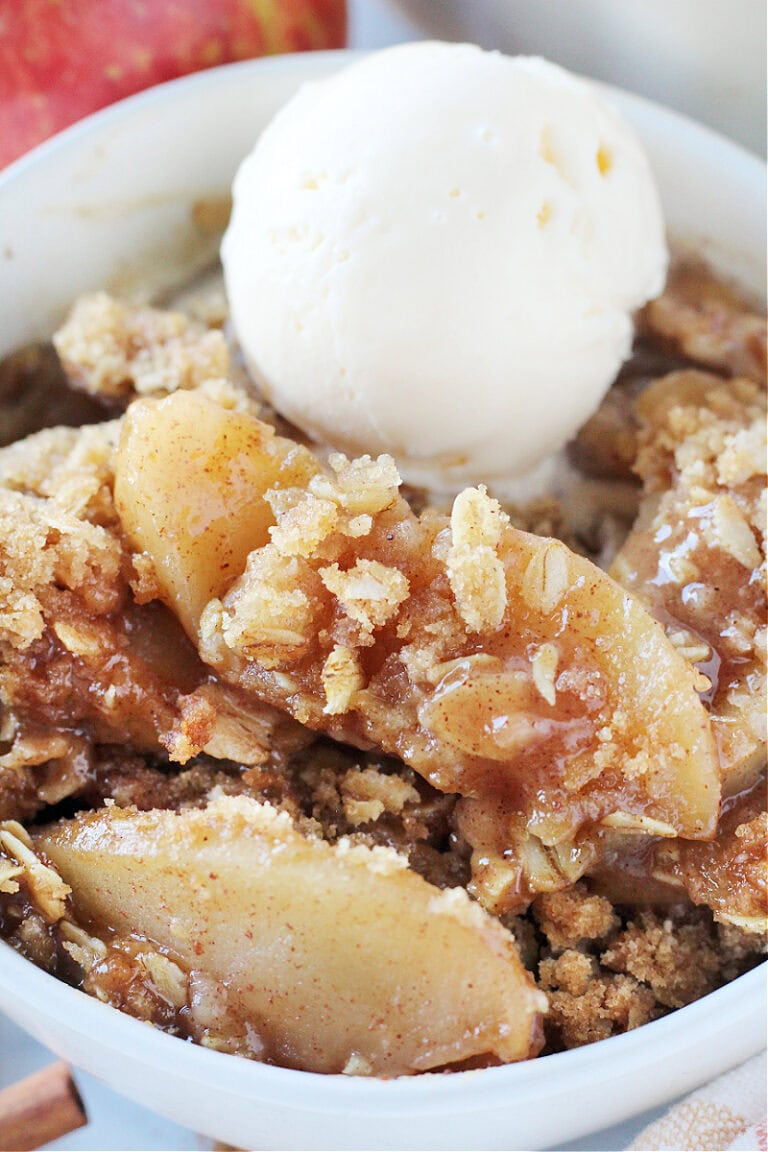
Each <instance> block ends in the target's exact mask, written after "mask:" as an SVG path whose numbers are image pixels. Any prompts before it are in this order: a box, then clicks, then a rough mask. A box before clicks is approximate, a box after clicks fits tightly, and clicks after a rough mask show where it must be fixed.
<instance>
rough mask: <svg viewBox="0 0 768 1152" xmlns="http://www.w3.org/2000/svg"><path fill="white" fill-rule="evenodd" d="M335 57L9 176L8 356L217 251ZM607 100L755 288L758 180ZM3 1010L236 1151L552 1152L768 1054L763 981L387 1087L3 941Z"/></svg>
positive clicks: (718, 256) (755, 975)
mask: <svg viewBox="0 0 768 1152" xmlns="http://www.w3.org/2000/svg"><path fill="white" fill-rule="evenodd" d="M346 59H347V56H346V55H345V54H341V53H328V54H318V55H313V56H298V57H282V58H276V59H272V60H268V61H255V62H249V63H245V64H238V65H234V66H231V67H228V68H223V69H217V70H213V71H211V72H205V73H202V74H200V75H198V76H193V77H191V78H188V79H184V80H180V81H176V82H174V83H172V84H167V85H163V86H162V87H160V88H157V89H154V90H152V91H149V92H147V93H144V94H143V95H140V96H137V97H133V98H132V99H130V100H127V101H125V102H123V103H122V104H119V105H116V106H115V107H113V108H111V109H108V110H107V111H104V112H101V113H99V114H97V115H96V116H94V117H92V118H90V119H89V120H86V121H84V122H83V123H81V124H79V125H77V126H75V127H74V128H71V129H69V130H68V131H67V132H65V133H63V134H62V135H60V136H59V137H57V138H55V139H54V140H52V141H50V142H49V143H47V144H44V145H43V146H42V147H40V148H39V149H37V150H36V151H35V152H33V153H32V154H31V155H30V156H28V157H26V158H24V159H23V160H21V161H19V162H18V163H17V164H16V165H14V166H13V167H12V168H10V169H8V170H7V171H6V172H5V173H4V174H3V175H2V176H0V300H1V301H2V307H1V308H0V355H2V354H3V353H4V352H6V351H8V350H9V349H10V348H13V347H15V346H17V345H19V344H21V343H23V342H24V341H26V340H29V339H31V338H34V337H38V336H45V335H47V334H49V333H50V331H51V328H52V326H53V325H54V324H55V323H56V322H57V321H58V320H59V319H60V318H61V316H62V315H63V313H64V312H65V310H66V308H67V306H68V304H69V303H70V302H71V301H72V299H73V298H74V297H75V296H76V295H77V294H78V293H79V292H82V291H84V290H86V289H92V288H96V287H99V286H103V285H108V284H114V283H118V284H119V285H121V286H122V287H123V288H125V287H126V286H129V285H131V284H134V285H135V284H136V283H138V282H143V283H145V284H149V285H151V286H156V287H157V286H164V285H168V284H169V283H171V282H173V281H177V280H178V278H179V276H180V275H183V274H185V273H188V272H190V271H191V270H193V268H194V267H195V266H196V265H198V264H199V263H200V262H201V261H202V260H204V259H206V258H207V257H208V256H210V250H211V242H210V238H208V239H206V238H205V237H201V234H200V232H199V230H198V229H197V228H196V227H195V224H194V213H193V206H194V204H195V203H196V202H198V201H199V200H200V199H201V198H205V197H207V196H210V195H212V194H218V193H221V192H223V191H226V190H227V188H228V187H229V184H230V181H231V179H232V176H233V174H234V171H235V168H236V166H237V164H238V161H239V160H240V159H241V158H242V156H243V155H244V154H245V153H246V152H247V151H248V149H249V148H250V146H251V144H252V143H253V140H254V138H255V136H256V135H257V134H258V132H259V130H260V129H261V128H262V127H263V125H264V124H265V123H266V121H267V119H268V118H269V117H270V116H271V115H272V113H273V112H274V111H275V109H276V108H277V107H278V106H279V105H280V104H282V103H283V102H284V101H285V100H286V99H287V98H288V97H289V96H290V95H291V93H292V92H293V91H294V90H295V89H296V88H297V87H298V86H299V84H300V83H302V82H303V81H305V80H308V79H312V78H314V77H319V76H322V75H325V74H327V73H329V72H331V71H333V70H334V69H337V68H338V67H340V66H341V65H342V64H343V63H345V61H346ZM608 95H609V97H610V99H612V100H613V101H614V102H615V103H616V105H617V106H619V107H620V109H621V111H622V112H623V113H624V115H625V116H627V118H628V119H629V120H631V121H632V123H633V124H634V125H635V128H636V129H637V131H638V132H639V133H640V135H641V137H642V138H643V140H644V142H645V145H646V147H647V148H648V151H649V153H650V156H651V160H652V162H653V165H654V168H655V170H656V174H657V177H658V180H659V182H660V185H661V191H662V199H663V202H664V207H665V212H666V216H667V221H668V224H669V227H670V231H671V233H672V234H673V235H675V236H677V237H678V238H681V239H684V240H685V241H686V242H687V243H689V244H691V245H693V246H694V247H695V248H697V249H698V250H700V251H702V252H704V253H705V254H706V255H707V256H708V258H709V259H710V260H712V261H713V262H714V263H715V264H716V265H717V266H718V267H719V268H721V269H722V270H723V271H724V272H726V273H728V274H731V275H733V276H734V277H736V278H737V279H739V280H740V281H741V282H742V283H744V284H745V285H746V286H747V287H748V288H750V289H751V290H752V291H754V292H757V293H762V291H763V289H764V283H765V273H764V267H763V261H764V257H765V238H764V204H765V173H764V170H763V167H762V165H761V164H760V162H759V161H757V160H756V159H755V158H754V157H752V156H750V155H748V154H747V153H745V152H743V151H741V150H740V149H739V148H737V147H735V146H734V145H732V144H729V143H728V142H727V141H725V140H723V139H721V138H719V137H717V136H715V135H713V134H712V133H711V132H709V131H707V130H705V129H703V128H701V127H699V126H697V125H695V124H693V123H691V122H689V121H686V120H684V119H682V118H680V117H679V116H676V115H674V114H672V113H669V112H667V111H665V110H664V109H661V108H658V107H654V106H652V105H650V104H648V103H645V102H644V101H642V100H639V99H637V98H634V97H629V96H626V95H623V94H621V93H619V92H616V91H609V92H608ZM0 1008H2V1009H3V1010H4V1011H5V1012H7V1014H8V1015H9V1016H10V1017H11V1018H12V1019H14V1020H15V1021H16V1022H17V1023H19V1024H20V1025H21V1026H22V1027H24V1028H26V1029H28V1030H29V1031H30V1032H31V1033H32V1034H33V1035H34V1036H36V1037H37V1038H38V1039H39V1040H41V1041H42V1042H43V1043H45V1044H47V1045H49V1047H51V1048H52V1049H53V1050H54V1051H56V1052H57V1053H59V1054H60V1055H61V1056H63V1057H65V1058H66V1059H67V1060H69V1061H70V1062H71V1063H73V1064H74V1065H76V1066H77V1067H80V1068H83V1069H85V1070H86V1071H88V1072H91V1073H93V1074H94V1075H96V1076H99V1077H101V1078H102V1079H103V1080H105V1081H106V1082H107V1083H108V1084H110V1085H111V1086H112V1087H114V1088H116V1089H117V1090H118V1091H119V1092H122V1093H124V1094H125V1095H127V1096H130V1097H132V1098H133V1099H135V1100H137V1101H140V1102H141V1103H142V1104H145V1105H147V1106H148V1107H151V1108H155V1109H156V1110H157V1111H159V1112H162V1113H164V1114H165V1115H167V1116H169V1117H171V1118H173V1119H174V1120H177V1121H179V1122H180V1123H183V1124H185V1125H187V1126H189V1127H192V1128H196V1129H198V1130H199V1131H201V1132H203V1133H206V1134H208V1135H210V1136H214V1137H217V1138H218V1139H222V1140H226V1141H229V1142H230V1143H233V1144H237V1145H239V1146H240V1147H243V1148H275V1149H278V1148H287V1149H291V1148H306V1149H314V1148H339V1149H341V1148H438V1149H450V1148H463V1149H470V1148H487V1149H491V1148H506V1149H510V1148H517V1149H521V1148H527V1149H541V1148H546V1147H547V1146H549V1145H551V1144H554V1143H559V1142H563V1141H567V1140H572V1139H576V1138H577V1137H578V1136H580V1135H583V1134H584V1133H587V1132H590V1131H594V1130H596V1129H598V1128H601V1127H604V1126H607V1125H610V1124H614V1123H618V1122H619V1121H621V1120H624V1119H627V1118H628V1117H630V1116H632V1115H633V1114H634V1113H636V1112H640V1111H642V1110H643V1109H645V1108H649V1107H652V1106H654V1105H657V1104H660V1103H663V1102H664V1101H666V1100H669V1099H671V1098H672V1097H674V1096H677V1095H679V1094H681V1093H683V1092H686V1091H688V1090H689V1089H692V1088H694V1087H695V1086H697V1085H699V1084H701V1083H703V1082H704V1081H705V1080H707V1079H709V1078H711V1077H712V1076H714V1075H716V1074H717V1073H719V1072H722V1071H724V1070H725V1069H727V1068H730V1067H733V1066H734V1065H735V1064H737V1063H739V1062H740V1061H742V1060H744V1059H746V1058H747V1057H748V1056H750V1055H752V1054H753V1053H755V1052H757V1051H759V1050H760V1048H761V1047H762V1046H763V1045H764V1043H765V977H764V974H763V971H761V970H759V969H758V970H755V971H753V972H751V973H749V974H748V975H747V976H744V977H742V978H741V979H739V980H736V981H735V982H734V983H732V984H730V985H729V986H727V987H726V988H723V989H721V990H720V991H718V992H715V993H714V994H713V995H711V996H708V997H706V998H705V999H704V1000H701V1001H699V1002H698V1003H696V1004H693V1005H691V1006H690V1007H688V1008H683V1009H681V1010H680V1011H678V1012H675V1013H673V1014H672V1015H670V1016H667V1017H665V1018H664V1019H662V1020H659V1021H656V1022H655V1023H653V1024H649V1025H646V1026H645V1027H644V1028H641V1029H639V1030H637V1031H636V1032H631V1033H629V1034H627V1035H625V1036H619V1037H616V1038H614V1039H611V1040H606V1041H603V1042H602V1043H600V1044H597V1045H593V1046H592V1047H589V1048H582V1049H580V1050H577V1051H572V1052H566V1053H563V1054H561V1055H556V1056H548V1057H546V1058H545V1059H542V1060H536V1061H532V1062H530V1063H528V1064H523V1065H516V1066H508V1067H504V1068H493V1069H487V1070H483V1071H476V1072H461V1073H454V1074H453V1075H450V1076H440V1075H436V1076H422V1077H415V1078H411V1079H401V1080H396V1081H390V1082H383V1081H370V1080H361V1079H351V1078H347V1077H343V1076H331V1077H323V1076H318V1075H312V1074H308V1073H303V1072H293V1071H289V1070H286V1069H282V1068H271V1067H267V1066H264V1065H260V1064H255V1063H250V1062H248V1061H246V1060H242V1059H240V1058H237V1057H233V1056H225V1055H221V1054H219V1053H216V1052H211V1051H208V1050H206V1049H203V1048H198V1047H194V1046H192V1045H190V1044H185V1043H183V1042H182V1041H180V1040H178V1039H174V1038H173V1037H170V1036H167V1035H165V1034H163V1033H160V1032H157V1031H155V1030H153V1029H151V1028H149V1027H147V1026H146V1025H145V1024H141V1023H138V1022H137V1021H135V1020H132V1019H130V1018H129V1017H127V1016H123V1015H121V1014H120V1013H119V1012H116V1011H114V1010H113V1009H111V1008H108V1007H106V1006H105V1005H103V1004H101V1003H99V1002H98V1001H96V1000H93V999H90V998H89V997H87V996H84V995H83V994H82V993H80V992H77V991H75V990H73V989H72V988H69V987H67V986H66V985H64V984H61V983H59V982H58V981H56V980H53V979H52V978H51V977H49V976H47V975H46V974H44V973H43V972H40V971H38V970H37V969H36V968H34V967H33V966H32V965H31V964H30V963H29V962H28V961H26V960H23V959H22V958H21V957H19V956H18V955H16V953H14V952H13V951H11V949H10V948H8V947H7V946H6V945H0Z"/></svg>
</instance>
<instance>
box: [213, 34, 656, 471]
mask: <svg viewBox="0 0 768 1152" xmlns="http://www.w3.org/2000/svg"><path fill="white" fill-rule="evenodd" d="M222 257H223V261H224V271H225V276H226V284H227V290H228V294H229V301H230V307H231V312H232V319H233V322H234V326H235V330H236V333H237V336H238V338H239V340H240V343H241V345H242V348H243V352H244V354H245V357H246V360H247V362H248V365H249V367H250V369H251V371H252V372H253V374H254V377H255V378H256V380H257V381H258V383H259V384H260V385H261V387H262V388H263V390H264V392H265V393H266V395H267V397H268V398H269V399H270V400H271V401H272V402H273V403H274V404H275V406H276V407H277V408H278V410H279V411H280V412H282V413H283V414H284V415H285V416H287V417H288V418H289V419H291V420H292V421H294V423H296V424H297V425H299V426H300V427H301V428H303V429H304V430H305V431H306V432H308V433H309V434H310V435H311V436H313V437H314V438H315V439H317V440H320V441H323V442H326V443H330V444H332V445H334V446H335V447H338V448H341V449H343V450H344V451H347V452H349V453H361V452H370V453H374V454H375V453H379V452H390V453H392V455H394V457H395V459H396V460H397V463H398V466H399V468H400V471H401V473H402V474H403V476H404V478H405V479H406V480H409V481H410V482H412V483H415V484H424V485H426V486H428V487H432V488H438V489H441V490H448V489H451V488H456V487H459V486H461V485H462V484H464V483H467V482H469V483H472V482H478V481H482V480H485V481H488V482H490V483H493V482H495V481H499V482H504V481H507V480H510V479H514V478H516V477H521V476H525V474H527V473H529V472H530V471H531V470H532V469H536V468H537V467H539V468H540V467H541V465H542V462H545V461H546V459H547V458H548V457H549V456H550V455H551V454H552V453H553V452H556V451H557V450H558V449H559V448H561V447H562V446H563V444H565V443H566V441H567V440H568V439H569V438H570V437H571V436H572V435H573V434H574V433H575V432H576V431H577V429H578V428H579V427H580V425H581V424H583V423H584V421H585V420H586V419H587V418H588V417H589V416H590V415H591V414H592V413H593V412H594V410H595V409H596V408H597V406H598V404H599V403H600V400H601V398H602V396H603V395H604V393H605V392H606V390H607V388H608V387H609V385H610V383H611V381H612V380H613V379H614V377H615V375H616V372H617V370H618V368H619V367H620V365H621V363H622V361H623V360H624V359H625V358H626V356H627V355H628V353H629V349H630V345H631V339H632V319H631V314H632V312H633V311H634V310H635V309H636V308H638V307H640V306H641V305H642V304H644V303H645V302H646V301H647V300H649V299H650V298H652V297H653V296H655V295H657V294H658V293H659V292H660V291H661V289H662V287H663V284H664V279H665V275H666V268H667V258H668V257H667V249H666V244H665V239H664V225H663V220H662V215H661V209H660V206H659V200H658V196H657V192H656V188H655V185H654V181H653V177H652V175H651V171H650V168H649V165H648V161H647V159H646V157H645V154H644V153H643V150H642V148H641V147H640V145H639V144H638V142H637V140H636V138H635V136H634V135H633V133H632V131H631V130H630V129H629V127H628V126H627V125H626V124H625V123H624V121H623V120H622V119H621V118H620V117H619V115H618V114H617V113H616V112H615V111H614V110H613V109H612V108H611V107H610V106H609V105H608V104H606V103H605V102H604V100H603V99H602V97H601V96H600V95H599V94H598V93H597V91H595V89H593V88H592V87H591V86H590V85H588V84H587V83H585V82H583V81H581V80H578V79H576V78H575V77H573V76H571V75H570V74H568V73H567V72H564V71H563V70H562V69H560V68H558V67H555V66H554V65H552V64H548V63H547V62H545V61H543V60H539V59H529V58H521V57H520V58H514V57H507V56H502V55H500V54H499V53H496V52H484V51H482V50H481V49H479V48H476V47H474V46H471V45H467V44H460V45H452V44H440V43H416V44H406V45H402V46H399V47H396V48H391V49H387V50H386V51H383V52H379V53H376V54H375V55H371V56H368V57H366V58H364V59H362V60H361V61H360V62H358V63H354V64H352V65H351V66H350V67H348V68H346V69H344V70H343V71H342V72H339V73H338V74H336V75H334V76H332V77H331V78H330V79H327V80H324V81H321V82H319V83H316V84H311V85H307V86H306V87H304V88H302V89H301V91H300V92H299V93H298V94H297V95H296V96H295V97H294V98H293V99H292V100H291V101H290V102H289V103H288V104H287V105H286V106H285V107H284V108H283V109H282V110H281V111H280V112H279V113H278V114H277V116H276V117H275V119H274V120H273V121H272V123H271V124H270V125H269V127H268V128H267V129H266V131H265V132H264V133H263V135H262V136H261V138H260V139H259V141H258V143H257V145H256V147H255V148H254V150H253V152H252V153H251V154H250V156H248V158H247V159H246V160H245V161H244V163H243V164H242V166H241V168H240V171H239V172H238V174H237V178H236V180H235V184H234V211H233V216H232V221H231V224H230V227H229V230H228V232H227V234H226V237H225V239H224V244H223V248H222Z"/></svg>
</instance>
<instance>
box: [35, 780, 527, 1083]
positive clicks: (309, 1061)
mask: <svg viewBox="0 0 768 1152" xmlns="http://www.w3.org/2000/svg"><path fill="white" fill-rule="evenodd" d="M35 846H36V848H37V849H38V850H40V851H42V852H43V853H44V855H45V857H46V858H47V859H48V860H49V861H51V862H52V863H53V864H54V866H55V867H56V869H57V871H58V872H59V874H60V875H61V877H62V879H63V880H64V881H65V882H66V883H67V884H68V885H69V886H70V887H71V888H72V892H73V900H74V904H75V909H76V912H77V915H78V918H79V919H80V920H81V921H82V922H86V923H88V924H90V925H91V926H92V927H93V928H94V930H95V931H104V930H107V931H109V932H114V933H117V934H118V935H120V936H125V935H127V934H136V933H138V934H139V935H140V936H144V937H146V938H147V939H148V940H149V941H151V942H152V943H154V945H156V946H160V947H161V948H163V949H165V950H167V952H168V954H169V955H170V956H171V958H172V959H175V961H176V962H177V963H178V964H179V965H180V966H181V967H182V968H184V969H186V970H188V971H189V970H191V969H195V970H200V971H203V972H205V973H207V974H208V975H210V976H213V977H214V978H215V979H216V980H218V981H220V982H221V983H224V984H225V985H226V986H227V988H228V990H229V992H230V997H231V998H232V997H234V999H235V1000H236V1001H238V1002H239V1004H240V1007H241V1011H242V1013H243V1015H244V1017H245V1018H246V1019H250V1020H252V1021H253V1023H254V1025H255V1027H256V1028H257V1030H258V1032H259V1034H260V1035H261V1036H263V1037H264V1039H265V1042H266V1045H267V1052H268V1054H269V1057H270V1058H271V1059H272V1060H274V1061H276V1062H277V1063H280V1064H283V1065H287V1066H289V1067H296V1068H303V1069H306V1070H308V1071H313V1072H342V1071H343V1070H344V1069H345V1068H347V1067H350V1068H353V1067H354V1068H358V1069H360V1068H364V1069H365V1070H366V1071H368V1072H369V1073H370V1074H376V1075H383V1076H394V1075H401V1074H405V1073H411V1072H423V1071H427V1070H429V1069H432V1068H440V1067H443V1066H445V1065H449V1064H455V1063H460V1062H463V1061H466V1060H470V1059H471V1060H477V1059H484V1060H490V1061H491V1062H492V1063H496V1062H508V1061H514V1060H523V1059H525V1058H526V1057H528V1056H532V1055H535V1054H536V1052H537V1051H538V1047H539V1046H540V1035H539V1032H540V1028H539V1016H540V1013H542V1012H544V1011H545V1010H546V999H545V997H544V996H543V994H542V993H540V992H538V991H537V990H536V988H535V986H534V984H533V981H532V980H531V978H530V976H529V975H528V973H527V972H526V971H525V969H524V968H523V966H522V964H521V963H520V960H519V958H518V955H517V950H516V946H515V943H514V940H513V938H512V937H511V936H510V934H509V933H508V932H506V930H505V929H503V928H502V927H501V925H500V924H498V923H497V922H496V921H494V920H492V919H491V917H489V916H488V915H487V914H486V913H484V912H483V911H482V910H481V909H480V908H479V907H478V906H477V905H476V904H473V903H472V902H471V901H470V899H469V897H468V896H467V894H466V893H465V892H464V891H463V890H461V889H451V890H445V891H440V890H439V889H437V888H434V887H433V886H432V885H431V884H428V883H427V882H426V881H425V880H423V879H422V878H421V877H420V876H418V875H417V874H416V873H414V872H411V871H409V869H408V868H407V866H406V861H405V860H404V858H402V857H400V856H398V855H397V854H396V853H395V852H393V851H392V850H391V849H384V848H374V849H369V848H366V847H363V846H353V845H351V844H350V843H348V842H346V841H341V842H340V843H338V844H336V845H335V846H331V845H329V844H327V843H325V842H324V841H321V840H310V839H307V838H306V837H305V836H303V835H301V834H300V832H299V831H297V830H296V829H295V828H294V826H293V825H292V823H291V820H290V818H289V817H288V815H287V814H285V813H282V814H278V812H277V811H276V810H275V809H273V808H271V807H270V806H269V805H266V804H265V805H261V804H258V803H256V802H255V801H253V800H249V799H245V798H242V797H239V798H232V797H226V798H222V799H219V800H215V801H212V802H211V803H210V804H209V806H208V807H207V808H206V809H199V810H189V811H185V812H181V813H178V814H177V813H172V812H167V811H151V812H137V811H135V810H133V809H118V808H107V809H106V810H102V811H99V812H94V813H90V814H88V815H85V816H80V817H78V818H77V819H75V820H72V821H67V822H62V823H59V824H56V825H53V826H51V827H50V828H48V829H45V830H43V831H41V832H39V833H37V834H36V836H35Z"/></svg>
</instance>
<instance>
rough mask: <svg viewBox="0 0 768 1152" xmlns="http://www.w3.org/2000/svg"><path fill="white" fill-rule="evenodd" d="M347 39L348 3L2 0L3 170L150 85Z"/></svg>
mask: <svg viewBox="0 0 768 1152" xmlns="http://www.w3.org/2000/svg"><path fill="white" fill-rule="evenodd" d="M345 37H346V3H345V0H0V167H3V166H4V165H5V164H8V163H10V161H11V160H15V159H16V157H17V156H20V155H21V154H22V153H23V152H26V151H27V149H29V148H31V147H32V146H33V145H35V144H38V143H39V142H40V141H41V140H44V139H45V138H46V137H47V136H50V135H52V133H54V132H58V131H59V129H61V128H65V127H66V126H67V125H68V124H72V123H73V122H74V121H75V120H79V119H80V117H82V116H86V115H87V114H88V113H89V112H94V111H95V110H96V109H97V108H103V107H104V106H105V105H106V104H111V103H112V102H113V101H114V100H120V99H121V98H122V97H123V96H129V95H130V94H131V93H132V92H138V91H140V90H141V89H142V88H149V87H150V86H151V85H152V84H159V83H160V82H161V81H163V80H171V79H172V78H173V77H174V76H183V75H185V74H186V73H187V72H196V71H199V70H200V69H202V68H210V67H212V66H213V65H215V64H226V63H228V62H229V61H231V60H245V59H247V58H249V57H251V56H263V55H267V54H269V53H274V52H301V51H304V50H306V49H310V48H340V47H342V46H343V44H344V41H345Z"/></svg>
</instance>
